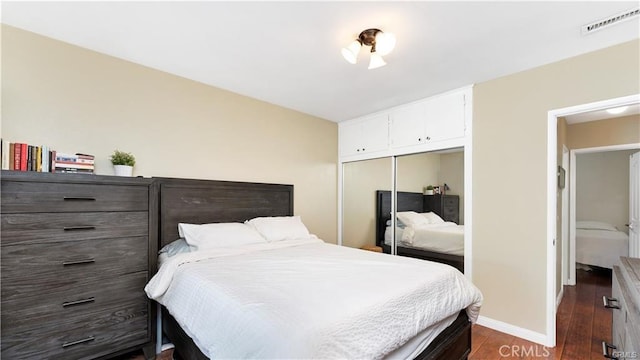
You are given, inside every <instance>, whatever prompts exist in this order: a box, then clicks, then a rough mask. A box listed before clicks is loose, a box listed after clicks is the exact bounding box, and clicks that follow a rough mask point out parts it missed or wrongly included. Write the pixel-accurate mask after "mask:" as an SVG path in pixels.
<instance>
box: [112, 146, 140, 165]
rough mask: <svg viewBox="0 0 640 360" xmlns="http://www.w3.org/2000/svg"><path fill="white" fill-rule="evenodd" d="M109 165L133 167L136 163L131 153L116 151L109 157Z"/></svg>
mask: <svg viewBox="0 0 640 360" xmlns="http://www.w3.org/2000/svg"><path fill="white" fill-rule="evenodd" d="M110 159H111V163H112V164H113V165H128V166H133V165H135V163H136V158H135V156H133V155H132V154H131V153H128V152H124V151H120V150H116V151H114V152H113V155H111V158H110Z"/></svg>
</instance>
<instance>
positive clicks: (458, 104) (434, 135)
mask: <svg viewBox="0 0 640 360" xmlns="http://www.w3.org/2000/svg"><path fill="white" fill-rule="evenodd" d="M464 114H465V101H464V94H459V93H454V94H449V95H446V96H440V97H437V98H434V99H429V100H427V101H426V102H425V119H426V126H425V127H426V133H425V135H426V139H427V140H426V141H441V140H448V139H455V138H460V137H464V130H465V126H464Z"/></svg>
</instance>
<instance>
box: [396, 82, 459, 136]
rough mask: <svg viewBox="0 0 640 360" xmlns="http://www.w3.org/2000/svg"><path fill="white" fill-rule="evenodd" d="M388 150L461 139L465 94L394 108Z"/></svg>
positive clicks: (450, 95)
mask: <svg viewBox="0 0 640 360" xmlns="http://www.w3.org/2000/svg"><path fill="white" fill-rule="evenodd" d="M389 117H390V119H391V130H390V136H391V141H390V143H391V147H392V148H401V147H405V146H414V145H421V144H428V143H432V142H437V141H443V140H450V139H456V138H462V137H464V131H465V123H464V120H465V99H464V94H460V93H453V94H448V95H443V96H439V97H436V98H431V99H426V100H422V101H418V102H414V103H411V104H408V105H404V106H400V107H397V108H394V109H393V110H392V111H391V113H390V115H389Z"/></svg>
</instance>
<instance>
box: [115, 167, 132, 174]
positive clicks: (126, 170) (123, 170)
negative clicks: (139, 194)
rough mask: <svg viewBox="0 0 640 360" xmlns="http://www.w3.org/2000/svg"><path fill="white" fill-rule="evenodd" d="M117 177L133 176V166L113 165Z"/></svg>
mask: <svg viewBox="0 0 640 360" xmlns="http://www.w3.org/2000/svg"><path fill="white" fill-rule="evenodd" d="M113 170H114V172H115V174H116V176H133V166H129V165H113Z"/></svg>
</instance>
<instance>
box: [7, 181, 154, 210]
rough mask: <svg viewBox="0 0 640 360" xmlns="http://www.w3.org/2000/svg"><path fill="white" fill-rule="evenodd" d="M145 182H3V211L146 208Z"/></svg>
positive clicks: (147, 191)
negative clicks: (141, 183)
mask: <svg viewBox="0 0 640 360" xmlns="http://www.w3.org/2000/svg"><path fill="white" fill-rule="evenodd" d="M148 208H149V190H148V187H146V186H131V185H103V184H65V183H46V182H20V181H3V182H2V204H1V209H2V213H3V214H8V213H23V212H76V211H145V210H147V209H148Z"/></svg>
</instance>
